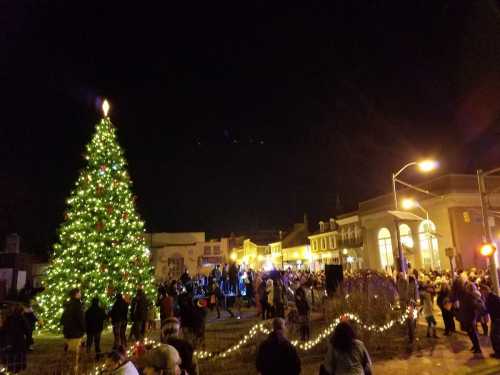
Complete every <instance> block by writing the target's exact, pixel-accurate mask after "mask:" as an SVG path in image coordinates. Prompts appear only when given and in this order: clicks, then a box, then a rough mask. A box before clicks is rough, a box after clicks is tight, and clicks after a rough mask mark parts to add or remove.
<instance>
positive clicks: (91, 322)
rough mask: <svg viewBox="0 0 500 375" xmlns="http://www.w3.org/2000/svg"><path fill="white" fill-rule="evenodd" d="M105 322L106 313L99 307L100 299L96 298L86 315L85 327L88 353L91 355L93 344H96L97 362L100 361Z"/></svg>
mask: <svg viewBox="0 0 500 375" xmlns="http://www.w3.org/2000/svg"><path fill="white" fill-rule="evenodd" d="M105 320H106V312H105V311H104V309H103V308H102V307H101V306H99V299H98V298H97V297H94V298H93V299H92V305H90V307H89V308H88V310H87V312H86V313H85V325H86V328H87V353H90V350H91V348H92V343H94V346H95V355H96V360H97V361H99V358H100V354H101V333H102V330H103V329H104V321H105Z"/></svg>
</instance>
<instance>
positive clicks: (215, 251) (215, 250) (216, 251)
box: [214, 246, 220, 255]
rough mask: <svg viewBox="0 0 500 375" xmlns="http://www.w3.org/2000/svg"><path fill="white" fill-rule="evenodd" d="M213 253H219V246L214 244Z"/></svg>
mask: <svg viewBox="0 0 500 375" xmlns="http://www.w3.org/2000/svg"><path fill="white" fill-rule="evenodd" d="M214 255H220V246H214Z"/></svg>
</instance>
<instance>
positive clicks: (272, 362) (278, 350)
mask: <svg viewBox="0 0 500 375" xmlns="http://www.w3.org/2000/svg"><path fill="white" fill-rule="evenodd" d="M256 367H257V371H258V372H260V373H261V374H262V375H298V374H300V371H301V366H300V358H299V356H298V355H297V350H296V349H295V347H294V346H293V345H292V343H291V342H290V341H289V340H288V339H287V338H286V334H285V320H284V319H282V318H274V320H273V332H271V334H270V335H269V337H268V338H267V339H266V340H264V342H262V344H261V345H260V346H259V349H258V351H257V359H256Z"/></svg>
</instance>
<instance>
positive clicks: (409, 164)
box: [392, 161, 418, 179]
mask: <svg viewBox="0 0 500 375" xmlns="http://www.w3.org/2000/svg"><path fill="white" fill-rule="evenodd" d="M417 164H418V163H417V162H416V161H412V162H411V163H408V164H406V165H405V166H404V167H403V168H401V169H400V170H399V171H397V172H396V173H393V174H392V176H393V178H394V179H396V177H398V176H399V175H400V174H401V173H402V172H403V171H404V170H405V169H406V168H408V167H411V166H412V165H417Z"/></svg>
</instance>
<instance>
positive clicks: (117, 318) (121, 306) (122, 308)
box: [109, 293, 128, 349]
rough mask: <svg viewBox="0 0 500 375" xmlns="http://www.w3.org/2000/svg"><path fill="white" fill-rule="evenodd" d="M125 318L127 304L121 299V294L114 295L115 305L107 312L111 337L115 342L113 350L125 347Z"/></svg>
mask: <svg viewBox="0 0 500 375" xmlns="http://www.w3.org/2000/svg"><path fill="white" fill-rule="evenodd" d="M127 316H128V303H127V302H126V301H125V300H124V299H123V296H122V294H121V293H118V294H117V295H116V300H115V303H114V304H113V307H112V308H111V311H110V312H109V317H110V318H111V324H112V325H113V335H114V338H115V342H114V344H113V348H115V349H117V348H119V347H120V346H121V347H124V348H125V347H126V346H127V336H126V335H125V332H126V330H127Z"/></svg>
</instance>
